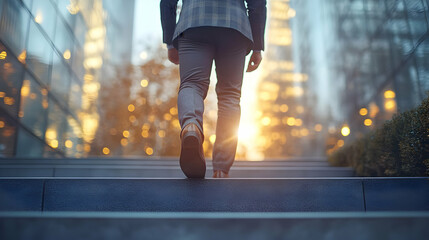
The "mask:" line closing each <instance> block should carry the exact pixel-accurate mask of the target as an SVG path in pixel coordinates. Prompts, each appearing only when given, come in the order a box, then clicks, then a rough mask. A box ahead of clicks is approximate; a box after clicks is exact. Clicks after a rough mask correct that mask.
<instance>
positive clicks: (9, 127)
mask: <svg viewBox="0 0 429 240" xmlns="http://www.w3.org/2000/svg"><path fill="white" fill-rule="evenodd" d="M16 130H17V127H16V123H15V121H14V120H12V119H11V118H9V117H8V116H7V115H6V114H5V112H3V111H1V110H0V136H1V137H0V157H11V156H13V154H14V150H15V149H14V148H15V139H16Z"/></svg>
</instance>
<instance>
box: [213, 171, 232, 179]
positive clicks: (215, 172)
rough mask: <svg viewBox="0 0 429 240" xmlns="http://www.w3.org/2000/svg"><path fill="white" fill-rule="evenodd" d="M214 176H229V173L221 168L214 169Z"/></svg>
mask: <svg viewBox="0 0 429 240" xmlns="http://www.w3.org/2000/svg"><path fill="white" fill-rule="evenodd" d="M213 178H229V175H228V173H226V172H224V171H221V170H214V172H213Z"/></svg>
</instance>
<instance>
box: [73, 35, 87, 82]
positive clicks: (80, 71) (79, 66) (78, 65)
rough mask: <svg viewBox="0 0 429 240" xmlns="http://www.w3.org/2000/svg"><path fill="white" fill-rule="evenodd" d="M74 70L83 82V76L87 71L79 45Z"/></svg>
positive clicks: (74, 59) (76, 46) (75, 55)
mask: <svg viewBox="0 0 429 240" xmlns="http://www.w3.org/2000/svg"><path fill="white" fill-rule="evenodd" d="M72 69H73V71H74V73H75V74H76V76H77V77H78V78H79V79H80V80H83V75H84V74H85V69H84V67H83V51H82V48H80V47H79V46H78V45H77V44H76V45H75V53H74V58H73V65H72Z"/></svg>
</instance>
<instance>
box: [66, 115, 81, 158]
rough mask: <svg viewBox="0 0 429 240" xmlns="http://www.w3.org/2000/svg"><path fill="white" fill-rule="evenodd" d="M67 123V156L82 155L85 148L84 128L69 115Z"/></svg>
mask: <svg viewBox="0 0 429 240" xmlns="http://www.w3.org/2000/svg"><path fill="white" fill-rule="evenodd" d="M67 124H68V127H67V140H66V142H65V145H66V156H68V157H81V156H82V155H83V150H84V147H83V139H82V128H81V126H80V124H79V123H78V122H77V121H76V120H75V119H74V118H73V117H72V116H68V117H67Z"/></svg>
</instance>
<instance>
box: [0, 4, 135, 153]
mask: <svg viewBox="0 0 429 240" xmlns="http://www.w3.org/2000/svg"><path fill="white" fill-rule="evenodd" d="M119 5H120V6H119ZM133 8H134V0H130V1H102V0H80V1H77V0H46V1H36V0H34V1H33V0H22V1H21V0H1V1H0V19H1V20H0V135H1V138H0V156H16V157H42V156H43V157H63V156H67V157H82V156H86V155H87V153H88V152H89V151H90V142H91V141H92V139H93V138H94V134H95V131H96V129H97V126H98V121H99V119H98V113H97V106H96V100H97V97H98V90H99V81H101V80H102V79H103V76H105V74H106V73H105V71H107V70H109V69H111V68H112V66H113V65H115V64H123V63H126V62H130V61H131V53H132V48H131V46H132V29H133V19H134V15H133V14H134V11H133ZM124 35H125V36H126V37H123V36H124Z"/></svg>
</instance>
